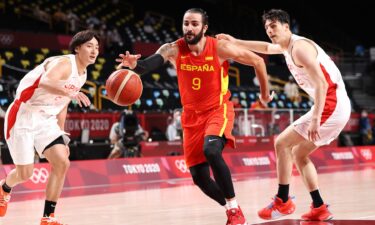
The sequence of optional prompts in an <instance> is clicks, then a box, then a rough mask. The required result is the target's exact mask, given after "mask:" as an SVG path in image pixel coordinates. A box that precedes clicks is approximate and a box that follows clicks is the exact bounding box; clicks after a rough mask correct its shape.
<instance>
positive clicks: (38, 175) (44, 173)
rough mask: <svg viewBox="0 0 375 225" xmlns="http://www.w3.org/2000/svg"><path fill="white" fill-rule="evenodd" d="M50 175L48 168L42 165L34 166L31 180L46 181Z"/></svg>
mask: <svg viewBox="0 0 375 225" xmlns="http://www.w3.org/2000/svg"><path fill="white" fill-rule="evenodd" d="M48 177H49V172H48V170H47V169H46V168H44V167H42V168H40V169H38V168H34V169H33V175H32V176H31V177H30V180H31V181H32V182H33V183H34V184H37V183H46V182H47V180H48Z"/></svg>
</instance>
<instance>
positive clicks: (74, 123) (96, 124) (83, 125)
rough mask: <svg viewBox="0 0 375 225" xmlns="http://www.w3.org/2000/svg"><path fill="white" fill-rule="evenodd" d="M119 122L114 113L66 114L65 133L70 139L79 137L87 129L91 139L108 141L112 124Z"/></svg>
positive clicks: (117, 115) (117, 116)
mask: <svg viewBox="0 0 375 225" xmlns="http://www.w3.org/2000/svg"><path fill="white" fill-rule="evenodd" d="M118 120H119V114H117V113H116V114H114V113H68V115H67V118H66V121H65V131H66V132H68V133H69V134H70V137H71V138H72V139H77V138H79V137H81V133H82V130H83V129H88V130H89V134H90V138H91V139H108V138H109V132H110V131H111V127H112V124H113V123H115V122H117V121H118Z"/></svg>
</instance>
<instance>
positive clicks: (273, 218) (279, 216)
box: [258, 211, 294, 220]
mask: <svg viewBox="0 0 375 225" xmlns="http://www.w3.org/2000/svg"><path fill="white" fill-rule="evenodd" d="M293 213H294V211H293V212H291V213H288V214H281V213H279V214H277V216H273V217H270V218H265V217H261V216H260V215H259V214H258V217H259V218H261V219H264V220H276V219H279V218H281V217H283V216H288V215H291V214H293Z"/></svg>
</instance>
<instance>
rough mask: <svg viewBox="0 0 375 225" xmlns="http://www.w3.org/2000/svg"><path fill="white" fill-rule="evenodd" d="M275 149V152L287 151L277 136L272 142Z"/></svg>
mask: <svg viewBox="0 0 375 225" xmlns="http://www.w3.org/2000/svg"><path fill="white" fill-rule="evenodd" d="M274 147H275V151H276V153H277V154H283V153H284V152H286V151H287V149H288V148H287V145H286V144H285V142H284V141H283V140H282V139H279V138H277V139H276V141H275V144H274Z"/></svg>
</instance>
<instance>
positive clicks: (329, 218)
mask: <svg viewBox="0 0 375 225" xmlns="http://www.w3.org/2000/svg"><path fill="white" fill-rule="evenodd" d="M301 219H302V220H303V221H323V222H324V221H330V220H332V219H333V215H331V216H329V217H327V218H326V219H324V220H307V219H303V218H301Z"/></svg>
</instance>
